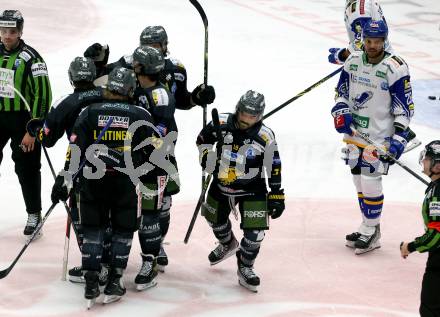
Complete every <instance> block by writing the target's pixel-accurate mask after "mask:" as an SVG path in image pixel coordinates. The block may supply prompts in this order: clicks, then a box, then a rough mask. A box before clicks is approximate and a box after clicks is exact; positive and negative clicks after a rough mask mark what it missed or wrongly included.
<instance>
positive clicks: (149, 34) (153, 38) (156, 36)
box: [139, 25, 168, 54]
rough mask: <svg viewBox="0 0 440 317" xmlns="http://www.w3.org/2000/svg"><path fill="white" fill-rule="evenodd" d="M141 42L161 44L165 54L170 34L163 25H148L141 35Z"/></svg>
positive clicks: (143, 44)
mask: <svg viewBox="0 0 440 317" xmlns="http://www.w3.org/2000/svg"><path fill="white" fill-rule="evenodd" d="M139 43H140V44H139V45H141V46H148V45H151V44H160V46H161V48H162V52H163V53H164V54H165V53H166V51H167V45H168V35H167V32H166V31H165V29H164V27H163V26H161V25H153V26H147V27H146V28H145V29H144V30H143V31H142V33H141V35H140V38H139Z"/></svg>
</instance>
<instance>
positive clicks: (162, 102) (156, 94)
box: [151, 88, 170, 107]
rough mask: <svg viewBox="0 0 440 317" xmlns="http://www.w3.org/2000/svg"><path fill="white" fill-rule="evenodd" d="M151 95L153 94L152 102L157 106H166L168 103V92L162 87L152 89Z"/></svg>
mask: <svg viewBox="0 0 440 317" xmlns="http://www.w3.org/2000/svg"><path fill="white" fill-rule="evenodd" d="M151 95H152V96H153V100H154V104H155V105H156V106H158V107H160V106H168V105H169V103H170V99H169V98H168V93H167V91H166V90H165V89H163V88H159V89H155V90H153V91H152V92H151Z"/></svg>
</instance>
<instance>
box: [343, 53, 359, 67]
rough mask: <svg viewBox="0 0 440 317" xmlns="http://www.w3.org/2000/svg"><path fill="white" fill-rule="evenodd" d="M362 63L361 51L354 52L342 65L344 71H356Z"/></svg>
mask: <svg viewBox="0 0 440 317" xmlns="http://www.w3.org/2000/svg"><path fill="white" fill-rule="evenodd" d="M361 63H362V51H354V52H353V53H351V54H350V56H348V57H347V60H346V61H345V63H344V70H345V71H346V72H348V71H357V70H358V68H359V65H360V64H361Z"/></svg>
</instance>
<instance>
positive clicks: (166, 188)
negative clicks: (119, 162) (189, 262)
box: [132, 46, 179, 290]
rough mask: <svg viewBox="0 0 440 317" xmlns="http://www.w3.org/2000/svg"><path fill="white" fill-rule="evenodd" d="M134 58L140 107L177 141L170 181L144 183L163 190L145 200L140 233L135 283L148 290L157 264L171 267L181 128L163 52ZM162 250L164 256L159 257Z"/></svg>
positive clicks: (141, 51) (147, 50)
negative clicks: (166, 246)
mask: <svg viewBox="0 0 440 317" xmlns="http://www.w3.org/2000/svg"><path fill="white" fill-rule="evenodd" d="M132 56H133V69H134V71H135V73H136V75H137V80H138V83H139V87H138V88H137V89H136V91H135V100H136V102H137V104H138V106H141V107H143V108H145V109H147V110H148V111H149V112H150V113H151V115H152V117H153V120H154V124H155V126H156V129H157V131H158V132H159V133H160V135H161V136H162V137H173V138H174V139H170V142H167V143H169V144H168V145H167V146H170V147H171V149H170V156H169V157H168V159H169V160H170V163H172V164H173V172H171V173H170V174H169V175H168V181H167V179H166V178H163V177H159V178H157V180H155V181H154V182H151V183H149V184H144V185H145V186H147V187H149V188H153V189H157V190H160V191H161V193H162V195H160V196H158V197H151V196H143V197H142V218H141V224H140V227H139V231H138V235H139V243H140V246H141V250H142V254H141V257H142V266H141V269H140V271H139V274H138V275H137V276H136V278H135V283H136V286H137V289H138V290H144V289H147V288H150V287H152V286H155V285H156V281H155V278H156V276H157V270H156V269H155V268H154V264H155V263H156V264H157V269H158V270H160V271H164V267H165V266H166V265H167V264H168V258H164V256H163V254H164V253H165V251H163V248H162V241H163V239H164V237H165V235H166V234H167V232H168V228H169V220H170V214H169V207H170V205H171V195H172V194H174V193H177V192H178V190H179V187H178V184H179V181H178V174H177V164H176V161H175V159H174V153H173V152H174V151H173V150H174V144H175V138H176V137H177V134H176V133H177V125H176V121H175V119H174V112H175V102H174V97H173V95H172V94H171V93H170V92H169V91H168V89H166V87H165V86H164V85H162V84H161V83H160V82H159V73H160V72H161V71H162V70H163V67H164V64H165V60H164V57H163V55H162V53H161V52H160V51H159V50H157V49H155V48H153V47H149V46H140V47H138V48H137V49H136V50H135V51H134V52H133V54H132ZM172 134H174V135H172ZM164 205H166V206H164ZM164 210H165V211H166V212H164ZM161 250H162V255H161V257H159V255H160V252H161ZM165 260H166V263H165V262H164V261H165Z"/></svg>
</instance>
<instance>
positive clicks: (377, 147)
mask: <svg viewBox="0 0 440 317" xmlns="http://www.w3.org/2000/svg"><path fill="white" fill-rule="evenodd" d="M351 131H353V134H354V135H355V136H358V137H360V138H361V139H362V140H364V141H365V142H367V143H369V144H371V145H372V146H374V147H375V148H376V149H378V150H379V152H381V153H382V155H385V156H386V157H387V158H389V159H390V160H391V161H393V162H394V163H396V164H397V165H399V166H400V167H401V168H403V169H404V170H405V171H407V172H408V173H410V174H411V175H412V176H414V177H415V178H417V179H418V180H419V181H421V182H422V183H423V184H425V185H429V183H428V182H427V181H426V180H424V179H423V178H422V177H421V176H420V175H418V174H417V173H416V172H414V171H413V170H412V169H410V168H409V167H408V166H406V165H405V164H404V163H402V162H400V161H399V160H396V159H395V158H394V157H393V156H392V155H391V154H390V153H389V152H388V151H386V150H384V149H383V146H382V145H380V144H378V143H376V142H374V141H373V140H371V139H370V138H369V137H368V136H367V135H366V134H364V133H362V132H359V131H357V130H356V129H355V128H351Z"/></svg>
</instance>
